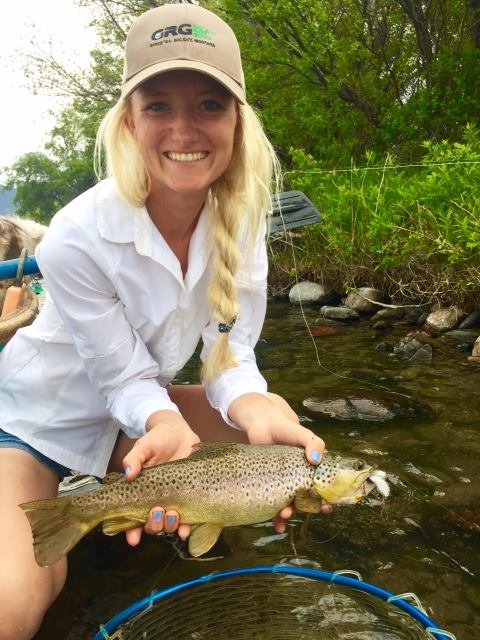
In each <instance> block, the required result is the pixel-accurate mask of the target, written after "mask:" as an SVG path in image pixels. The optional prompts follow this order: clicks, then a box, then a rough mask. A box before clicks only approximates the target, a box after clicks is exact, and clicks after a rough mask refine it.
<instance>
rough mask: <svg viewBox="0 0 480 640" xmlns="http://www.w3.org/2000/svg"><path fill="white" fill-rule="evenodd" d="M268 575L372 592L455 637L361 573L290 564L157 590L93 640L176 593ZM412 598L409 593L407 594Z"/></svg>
mask: <svg viewBox="0 0 480 640" xmlns="http://www.w3.org/2000/svg"><path fill="white" fill-rule="evenodd" d="M262 573H263V574H266V573H279V574H286V575H293V576H300V577H302V578H309V579H312V580H319V581H322V582H330V583H334V584H338V585H341V586H343V587H349V588H353V589H356V590H357V591H362V592H364V593H368V594H369V595H371V596H374V597H376V598H380V599H381V600H383V601H384V602H387V603H388V604H392V605H393V606H395V607H397V608H398V609H401V610H402V611H404V612H405V613H407V614H408V615H410V616H411V617H413V618H414V619H415V620H417V622H419V623H420V624H421V625H422V626H423V627H424V629H426V630H427V631H428V632H429V633H430V634H431V635H432V637H433V638H438V640H445V638H450V639H451V638H453V639H455V636H453V635H452V634H451V633H450V632H448V631H445V630H443V629H442V628H441V627H439V626H438V625H437V623H436V622H434V621H433V620H432V619H431V618H429V617H428V616H427V615H426V613H424V612H423V611H421V610H420V609H419V608H418V607H416V606H414V605H412V604H410V603H409V602H408V601H407V600H406V599H405V598H404V597H402V596H401V595H400V596H399V595H395V594H393V593H391V592H389V591H386V590H385V589H382V588H381V587H377V586H376V585H374V584H371V583H369V582H365V581H364V580H363V579H362V578H361V577H360V576H359V575H358V574H355V575H356V576H357V577H355V578H349V577H348V576H346V575H345V573H354V572H343V571H336V572H330V571H321V570H319V569H307V568H304V567H293V566H290V565H282V564H275V565H260V566H256V567H245V568H243V569H230V570H228V571H214V572H212V573H209V574H206V575H203V576H200V577H198V578H195V579H193V580H188V581H186V582H181V583H179V584H176V585H173V586H171V587H166V588H165V589H161V590H160V591H154V592H152V594H151V595H150V596H148V597H146V598H142V599H141V600H137V601H136V602H134V603H133V604H131V605H129V606H128V607H126V608H125V609H123V610H122V611H120V612H119V613H117V614H116V615H115V616H113V618H111V619H110V620H109V621H108V622H106V623H105V625H100V629H99V631H98V632H97V633H96V634H95V636H94V637H93V638H92V640H108V639H109V638H110V634H111V633H114V632H115V631H117V630H118V628H119V627H120V626H121V625H122V624H124V623H125V622H128V621H129V620H130V619H131V618H133V617H134V616H136V615H137V614H139V613H142V612H143V611H145V609H147V608H148V607H151V606H152V605H153V604H155V603H157V602H159V601H161V600H164V599H166V598H168V597H170V596H172V595H174V594H177V593H180V592H181V591H185V590H187V589H192V588H195V587H198V586H200V585H205V584H206V583H209V582H215V581H217V580H225V579H227V578H231V577H234V576H242V575H252V574H262ZM404 595H409V594H404Z"/></svg>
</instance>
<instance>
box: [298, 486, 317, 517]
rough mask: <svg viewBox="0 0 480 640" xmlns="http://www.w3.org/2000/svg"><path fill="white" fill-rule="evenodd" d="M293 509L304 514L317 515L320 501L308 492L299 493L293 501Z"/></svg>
mask: <svg viewBox="0 0 480 640" xmlns="http://www.w3.org/2000/svg"><path fill="white" fill-rule="evenodd" d="M294 504H295V508H296V509H298V511H303V512H304V513H319V511H320V508H321V506H322V500H321V499H319V498H315V497H314V496H312V495H310V494H309V493H308V491H304V490H303V491H299V492H298V493H297V494H296V495H295V499H294Z"/></svg>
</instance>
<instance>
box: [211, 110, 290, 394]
mask: <svg viewBox="0 0 480 640" xmlns="http://www.w3.org/2000/svg"><path fill="white" fill-rule="evenodd" d="M239 121H240V130H241V136H240V139H239V140H238V141H237V148H236V152H235V153H234V156H233V158H232V161H231V163H230V166H229V168H228V170H227V171H226V173H225V174H224V176H223V177H222V178H220V180H219V181H218V182H217V183H216V184H215V185H213V186H212V189H211V201H210V205H211V207H210V210H211V212H212V234H213V239H214V243H215V252H216V253H215V258H214V278H213V281H212V283H211V285H210V287H209V289H208V292H207V296H208V300H209V303H210V307H211V309H212V315H213V317H214V318H215V320H216V321H218V323H219V328H220V327H221V326H226V327H228V326H229V325H231V323H232V322H234V321H235V319H236V317H237V314H238V311H239V308H238V302H237V286H236V281H235V275H236V273H237V270H238V267H239V265H240V261H241V258H242V254H241V252H240V249H239V246H238V234H239V229H240V227H244V226H245V225H244V224H242V223H244V222H247V225H246V228H247V231H248V237H247V246H248V247H249V250H250V252H252V251H253V247H254V245H255V242H256V241H258V233H259V229H260V228H262V226H263V224H262V223H263V222H264V220H265V217H266V212H267V210H268V209H269V208H270V204H271V200H270V181H271V178H272V171H273V172H274V173H275V177H277V176H278V175H279V171H278V165H277V164H276V163H277V160H276V156H275V153H274V151H273V149H272V147H271V145H270V143H269V142H268V139H267V138H266V136H265V134H264V132H263V129H262V126H261V124H260V121H259V119H258V117H257V116H256V114H255V112H254V111H253V109H252V108H251V107H249V106H248V105H242V106H241V107H239ZM237 364H238V363H237V360H236V358H235V355H234V354H233V353H232V351H231V349H230V346H229V332H228V331H226V332H221V329H220V332H219V336H218V338H217V340H216V341H215V343H214V345H213V347H212V349H211V351H210V353H209V356H208V358H207V360H206V362H205V363H204V365H203V368H202V379H203V380H204V381H205V382H208V381H210V380H211V379H212V378H214V377H215V376H216V375H218V374H220V373H221V372H222V371H224V370H226V369H230V368H232V367H235V366H237Z"/></svg>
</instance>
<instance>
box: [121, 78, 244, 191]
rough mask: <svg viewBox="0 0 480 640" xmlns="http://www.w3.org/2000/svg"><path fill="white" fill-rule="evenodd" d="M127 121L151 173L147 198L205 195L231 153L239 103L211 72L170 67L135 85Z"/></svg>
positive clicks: (230, 157) (228, 160)
mask: <svg viewBox="0 0 480 640" xmlns="http://www.w3.org/2000/svg"><path fill="white" fill-rule="evenodd" d="M126 124H127V126H128V128H129V130H130V132H131V133H132V135H133V136H134V138H135V140H136V142H137V144H138V148H139V151H140V154H141V156H142V159H143V162H144V164H145V167H146V169H147V171H148V173H149V175H150V179H151V185H152V186H151V192H150V196H149V198H154V199H159V201H160V199H161V198H162V197H165V196H166V195H168V194H170V195H171V194H173V193H175V194H178V195H180V194H183V195H184V196H189V197H195V198H197V197H198V198H201V199H203V200H204V199H205V198H206V196H207V193H208V190H209V188H210V186H211V185H212V184H213V183H214V182H215V181H216V180H217V179H218V178H219V177H220V176H221V175H222V174H223V173H224V172H225V171H226V169H227V167H228V165H229V164H230V161H231V159H232V153H233V145H234V137H235V129H236V125H237V108H236V103H235V99H234V98H233V96H232V95H231V94H230V93H228V92H227V91H226V89H224V88H223V87H222V86H221V85H220V84H219V83H218V82H216V81H215V80H213V79H212V78H210V77H209V76H206V75H204V74H201V73H197V72H194V71H171V72H168V73H164V74H161V75H158V76H155V77H154V78H152V79H151V80H149V81H148V82H146V83H144V84H143V85H141V86H140V87H139V88H138V89H136V90H135V91H134V93H133V94H132V96H131V102H130V109H129V113H128V115H127V119H126Z"/></svg>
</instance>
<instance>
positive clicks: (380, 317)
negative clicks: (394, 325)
mask: <svg viewBox="0 0 480 640" xmlns="http://www.w3.org/2000/svg"><path fill="white" fill-rule="evenodd" d="M404 316H405V309H396V308H394V307H387V308H385V309H380V311H377V313H375V314H374V315H373V316H372V322H380V321H385V320H401V319H402V318H403V317H404Z"/></svg>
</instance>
